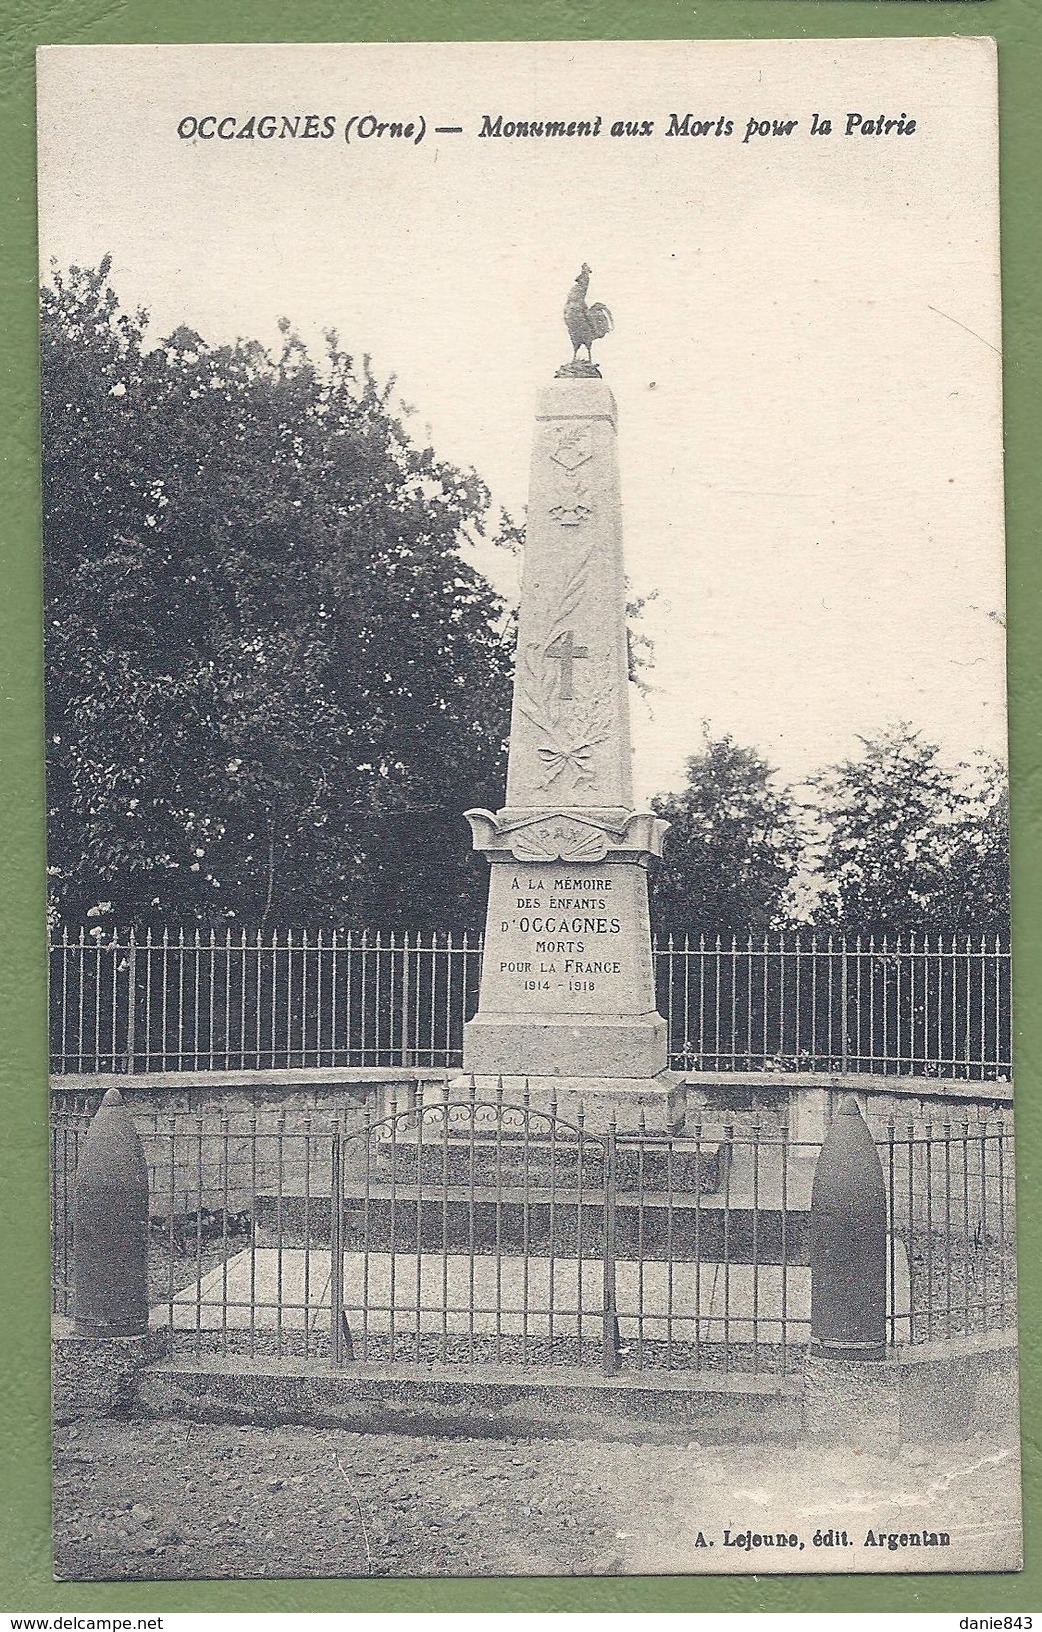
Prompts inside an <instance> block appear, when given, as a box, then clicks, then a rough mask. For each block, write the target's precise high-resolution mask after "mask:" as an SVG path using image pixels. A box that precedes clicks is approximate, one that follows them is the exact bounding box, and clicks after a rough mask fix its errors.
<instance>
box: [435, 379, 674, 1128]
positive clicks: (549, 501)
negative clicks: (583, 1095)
mask: <svg viewBox="0 0 1042 1632" xmlns="http://www.w3.org/2000/svg"><path fill="white" fill-rule="evenodd" d="M625 606H626V590H625V578H624V573H623V559H622V521H621V507H620V500H619V476H618V452H617V443H616V409H615V402H614V399H613V397H612V394H611V392H610V391H609V389H608V387H607V386H606V385H605V384H604V382H603V380H599V379H589V378H574V379H572V378H569V379H560V380H556V381H555V382H554V383H553V385H551V386H549V387H547V388H546V389H545V390H544V391H543V392H542V393H541V394H540V398H539V405H538V410H537V423H536V435H535V445H534V449H533V454H532V468H531V482H530V503H529V514H528V536H527V543H526V547H525V563H524V577H523V582H522V588H521V611H520V620H519V630H518V652H517V667H516V672H515V678H514V702H513V713H512V717H511V728H510V757H509V770H508V778H507V802H506V805H505V807H504V808H503V809H502V810H500V811H498V812H496V813H493V812H491V811H487V810H471V811H468V812H467V818H468V820H469V822H470V825H471V830H472V834H473V839H474V847H475V849H477V850H480V851H482V852H483V853H484V854H485V855H487V856H488V858H489V862H490V864H491V876H490V881H489V904H488V916H487V920H486V929H485V950H484V959H483V963H482V972H481V992H480V1000H479V1006H478V1012H477V1014H476V1016H475V1018H474V1019H473V1020H472V1021H471V1022H470V1023H469V1025H468V1026H467V1028H466V1031H465V1033H464V1045H463V1064H464V1071H465V1072H467V1073H471V1072H473V1073H474V1074H475V1075H479V1076H498V1075H503V1076H504V1077H507V1078H514V1077H516V1078H524V1077H528V1078H529V1079H530V1082H531V1083H534V1082H535V1081H536V1079H560V1080H562V1082H563V1080H564V1079H584V1080H585V1081H587V1082H588V1081H590V1080H591V1079H599V1080H601V1081H602V1082H603V1083H604V1084H607V1083H611V1084H612V1085H613V1086H612V1089H611V1092H612V1093H613V1094H615V1095H627V1094H629V1096H630V1097H631V1098H632V1097H633V1096H634V1095H649V1094H650V1095H651V1096H652V1097H653V1098H654V1096H655V1095H659V1096H661V1095H665V1094H668V1093H669V1092H670V1091H672V1090H673V1088H674V1083H673V1079H672V1078H669V1077H668V1074H667V1073H666V1064H667V1038H666V1025H665V1021H664V1020H663V1019H662V1017H661V1016H660V1015H659V1014H658V1013H657V1011H656V1007H655V989H654V974H653V970H652V963H651V931H650V924H649V919H648V883H647V864H648V859H649V857H650V856H653V855H658V854H660V853H661V846H662V839H663V836H664V834H665V831H666V827H667V824H666V823H665V822H662V821H660V820H659V819H658V818H657V817H656V816H654V815H653V814H652V813H651V812H650V811H634V809H633V793H632V776H631V767H630V752H631V750H630V729H629V695H628V687H629V673H628V655H627V640H626V619H625ZM659 1120H661V1118H659Z"/></svg>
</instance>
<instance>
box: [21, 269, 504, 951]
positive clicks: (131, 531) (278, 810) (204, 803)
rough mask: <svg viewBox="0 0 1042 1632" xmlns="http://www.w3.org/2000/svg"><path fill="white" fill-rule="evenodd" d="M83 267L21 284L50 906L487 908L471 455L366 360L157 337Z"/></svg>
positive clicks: (492, 653)
mask: <svg viewBox="0 0 1042 1632" xmlns="http://www.w3.org/2000/svg"><path fill="white" fill-rule="evenodd" d="M109 270H110V267H109V262H108V260H107V259H106V260H105V261H104V262H103V263H102V264H101V266H100V267H98V268H97V269H96V270H93V271H85V270H82V269H77V268H73V269H72V270H71V271H69V272H68V273H67V274H65V275H63V274H61V273H59V272H57V271H56V272H55V273H54V276H53V281H52V284H51V285H50V286H49V287H47V288H45V289H44V290H43V292H42V433H43V437H42V439H43V499H44V544H45V606H46V642H47V659H48V688H47V732H48V772H49V807H50V854H49V863H50V871H51V882H52V886H53V897H54V900H55V902H56V906H57V910H58V912H59V914H60V915H61V916H63V917H65V918H68V919H72V920H75V919H77V918H79V917H81V916H82V915H83V914H84V913H85V912H86V911H87V910H88V909H89V908H90V907H91V906H92V905H94V904H96V903H97V902H98V901H99V898H102V899H106V900H108V901H109V902H111V905H112V911H113V915H114V916H115V917H117V918H118V919H119V920H120V921H123V922H136V923H143V922H161V923H166V924H170V923H177V922H186V921H187V922H191V921H196V922H200V921H201V922H220V921H223V920H227V919H229V918H235V919H238V920H240V921H243V922H249V923H258V922H264V921H266V920H267V921H271V922H273V923H274V922H277V923H280V924H289V923H298V922H299V923H308V924H319V923H322V922H341V923H352V922H353V923H363V922H368V923H373V924H376V923H382V924H384V925H387V926H395V925H397V926H400V927H403V928H404V927H421V926H427V925H430V924H434V923H436V924H437V925H438V926H439V927H452V926H453V925H457V926H462V925H474V924H477V923H480V922H481V919H482V916H483V904H484V896H485V878H486V875H485V870H484V868H483V867H482V866H481V865H480V864H479V863H477V862H476V861H472V860H471V859H470V858H469V854H468V851H469V844H468V838H467V832H466V824H465V823H464V822H463V820H462V817H461V815H460V812H461V811H462V810H464V809H466V808H468V806H470V805H493V806H494V805H495V804H496V803H498V800H499V794H500V791H501V787H502V783H503V780H504V775H505V739H506V731H507V723H508V719H509V687H510V673H511V666H512V654H511V650H510V639H509V634H508V633H506V632H505V629H506V620H505V619H504V615H503V614H504V608H503V605H502V603H501V601H500V600H499V598H498V597H497V596H496V594H495V593H494V592H493V590H492V589H491V587H490V586H489V584H488V583H487V581H486V580H485V579H484V578H483V577H482V576H481V575H480V574H479V573H478V572H477V571H476V570H475V569H474V568H473V567H472V566H471V565H470V564H469V562H468V561H467V559H466V553H465V550H464V548H463V546H464V545H465V542H466V541H467V540H468V539H469V538H471V537H473V536H474V535H475V533H479V532H481V531H483V529H484V528H485V526H486V523H487V520H488V513H489V495H488V492H487V490H486V489H485V487H484V485H483V484H482V482H481V481H480V480H479V478H478V477H477V475H476V474H475V473H474V472H462V471H459V470H456V469H454V468H453V467H452V466H451V465H449V464H447V463H445V462H444V461H442V460H439V459H438V458H437V457H436V456H435V454H434V453H433V451H432V450H431V449H430V448H422V447H417V446H416V445H414V443H413V442H412V441H411V440H410V438H409V436H408V434H407V431H406V428H405V426H404V425H403V423H402V420H401V419H400V418H399V417H396V414H395V412H394V409H393V407H392V394H393V382H392V383H391V384H381V383H379V382H378V380H377V378H376V377H375V375H374V373H373V371H372V368H371V367H370V364H369V361H368V359H367V358H366V359H364V360H362V361H361V362H358V361H356V360H355V359H354V358H352V357H351V356H350V355H348V354H347V353H346V352H345V351H344V350H343V349H342V348H341V347H340V345H339V342H338V340H337V337H336V336H335V335H333V334H330V335H329V336H327V348H326V353H325V355H324V356H323V357H322V358H320V359H319V360H314V359H313V358H312V357H311V356H309V354H308V352H307V351H306V349H305V348H304V346H303V345H302V344H301V343H300V341H299V340H298V339H297V338H296V337H295V336H294V335H293V334H292V333H291V332H290V329H289V326H288V324H287V325H283V326H282V345H281V350H280V351H279V353H278V354H277V355H272V354H270V353H269V352H268V351H266V350H265V349H264V348H263V347H262V346H260V345H259V344H257V343H255V342H249V341H240V342H238V343H237V344H236V345H234V346H219V347H211V346H208V345H207V344H206V342H205V341H203V340H202V339H201V338H200V337H199V335H197V334H195V333H193V332H191V331H189V330H187V329H185V328H181V329H179V330H177V331H176V333H174V334H172V335H170V336H169V337H167V338H165V339H162V340H160V341H158V342H155V341H153V340H152V338H151V336H150V334H149V328H148V318H147V314H145V313H144V312H137V313H128V312H126V311H124V310H123V309H122V308H121V306H120V304H119V301H118V299H117V296H116V294H115V293H114V291H113V289H112V287H111V285H110V283H109Z"/></svg>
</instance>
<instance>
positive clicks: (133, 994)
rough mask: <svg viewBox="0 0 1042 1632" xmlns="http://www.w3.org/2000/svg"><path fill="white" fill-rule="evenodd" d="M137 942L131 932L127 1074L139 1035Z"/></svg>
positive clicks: (128, 983)
mask: <svg viewBox="0 0 1042 1632" xmlns="http://www.w3.org/2000/svg"><path fill="white" fill-rule="evenodd" d="M136 1009H137V942H136V941H135V939H134V931H133V930H131V931H130V939H129V942H128V945H127V1074H128V1076H129V1075H130V1074H131V1073H132V1072H133V1070H134V1051H135V1043H136V1033H137V1014H136Z"/></svg>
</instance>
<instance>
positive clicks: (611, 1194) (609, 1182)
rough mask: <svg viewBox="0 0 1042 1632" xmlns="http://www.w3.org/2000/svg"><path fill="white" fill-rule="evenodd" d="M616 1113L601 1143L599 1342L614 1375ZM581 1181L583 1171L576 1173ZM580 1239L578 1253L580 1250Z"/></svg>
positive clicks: (603, 1366)
mask: <svg viewBox="0 0 1042 1632" xmlns="http://www.w3.org/2000/svg"><path fill="white" fill-rule="evenodd" d="M615 1138H616V1125H615V1114H614V1112H613V1113H612V1119H611V1121H610V1122H609V1123H608V1132H607V1136H606V1139H605V1144H604V1300H603V1301H604V1331H603V1336H602V1342H601V1369H602V1370H603V1371H604V1372H605V1374H606V1375H607V1376H613V1375H614V1374H615V1372H617V1371H618V1369H619V1320H618V1311H617V1308H616V1302H615V1218H616V1196H615V1190H616V1173H615ZM579 1183H580V1185H581V1184H582V1173H581V1171H580V1174H579ZM581 1250H582V1248H581V1243H580V1253H581ZM579 1301H580V1303H581V1302H582V1258H581V1257H580V1259H579Z"/></svg>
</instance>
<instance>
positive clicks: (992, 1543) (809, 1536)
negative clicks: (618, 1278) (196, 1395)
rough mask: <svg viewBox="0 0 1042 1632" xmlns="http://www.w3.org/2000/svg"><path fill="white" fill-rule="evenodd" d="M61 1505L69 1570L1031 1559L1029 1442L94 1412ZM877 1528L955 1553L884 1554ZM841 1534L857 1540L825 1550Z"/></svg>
mask: <svg viewBox="0 0 1042 1632" xmlns="http://www.w3.org/2000/svg"><path fill="white" fill-rule="evenodd" d="M54 1501H55V1520H54V1540H55V1568H56V1574H57V1575H58V1576H59V1578H63V1579H67V1580H118V1579H161V1578H167V1579H171V1578H172V1579H184V1578H190V1577H203V1578H209V1579H212V1578H217V1577H255V1576H272V1577H280V1576H289V1577H292V1576H333V1577H336V1576H365V1575H377V1576H424V1575H432V1576H452V1575H567V1574H575V1575H607V1574H619V1575H622V1574H634V1575H639V1574H656V1573H663V1574H676V1573H684V1572H688V1571H692V1572H701V1573H714V1572H720V1571H725V1570H732V1569H739V1570H740V1569H747V1570H748V1569H756V1570H757V1571H759V1572H767V1571H771V1570H777V1569H779V1568H783V1569H791V1570H798V1571H808V1572H809V1571H818V1570H840V1571H849V1570H859V1569H860V1570H863V1569H876V1570H880V1569H883V1570H886V1569H897V1570H908V1569H915V1570H922V1569H941V1570H946V1571H950V1570H966V1569H981V1568H992V1569H1003V1568H1005V1569H1009V1568H1015V1567H1017V1563H1018V1556H1019V1550H1020V1546H1019V1501H1020V1482H1019V1466H1018V1461H1017V1455H1016V1452H1015V1450H1014V1449H1013V1448H1011V1447H1009V1446H1002V1445H998V1444H992V1443H988V1442H984V1441H982V1440H980V1439H974V1440H970V1441H967V1442H965V1443H962V1444H957V1445H946V1446H944V1447H940V1448H938V1447H930V1448H928V1449H927V1448H922V1447H914V1446H913V1447H907V1448H906V1449H905V1451H904V1452H903V1453H902V1455H901V1456H900V1457H897V1458H894V1459H892V1460H889V1459H885V1458H882V1457H875V1456H868V1455H862V1456H858V1455H855V1454H853V1453H852V1452H850V1451H848V1450H824V1449H815V1448H811V1447H805V1446H804V1447H797V1448H792V1449H790V1448H784V1447H778V1446H762V1445H759V1446H738V1445H712V1446H705V1447H703V1446H701V1445H698V1444H695V1443H691V1444H689V1445H687V1446H686V1447H685V1446H679V1445H678V1446H673V1445H667V1446H663V1445H642V1444H628V1443H624V1444H617V1443H601V1442H595V1441H587V1440H582V1441H575V1440H568V1441H564V1440H549V1441H548V1440H535V1441H533V1440H509V1441H503V1440H499V1441H494V1440H477V1439H448V1438H432V1439H425V1440H419V1439H413V1438H405V1437H403V1436H400V1435H381V1434H357V1433H347V1432H343V1431H341V1430H336V1429H318V1428H307V1427H281V1428H272V1429H264V1428H257V1427H243V1428H239V1427H234V1426H227V1425H221V1426H212V1425H200V1424H189V1423H186V1422H181V1421H162V1422H159V1421H157V1422H152V1421H140V1422H139V1421H130V1422H112V1421H105V1422H81V1423H79V1424H75V1425H73V1426H71V1427H64V1428H60V1429H58V1430H57V1434H56V1442H55V1468H54ZM870 1528H874V1529H875V1530H876V1531H879V1530H883V1531H885V1532H887V1533H888V1534H907V1533H909V1532H921V1531H924V1530H929V1531H935V1532H936V1531H942V1530H943V1531H947V1532H948V1533H949V1534H950V1536H951V1545H950V1547H947V1548H941V1547H933V1548H931V1547H925V1548H923V1547H917V1548H914V1549H912V1550H908V1549H903V1548H902V1549H899V1550H897V1551H890V1550H889V1549H888V1548H887V1547H886V1546H885V1545H884V1546H883V1547H875V1548H866V1547H865V1545H864V1539H865V1535H866V1532H867V1531H868V1530H869V1529H870ZM725 1529H729V1530H730V1531H731V1534H732V1537H734V1536H737V1535H740V1534H742V1533H744V1532H745V1531H746V1530H752V1531H753V1532H756V1533H764V1532H768V1531H773V1530H775V1529H782V1530H784V1531H785V1532H787V1533H795V1534H797V1535H798V1537H799V1539H800V1540H802V1542H803V1548H802V1550H801V1549H800V1548H799V1547H798V1546H794V1547H792V1548H786V1549H782V1550H780V1551H779V1550H778V1549H777V1548H774V1549H760V1550H757V1551H755V1552H753V1551H750V1550H747V1549H745V1548H743V1547H741V1546H733V1545H732V1546H730V1547H728V1546H726V1545H725ZM830 1529H831V1530H833V1531H836V1530H840V1531H844V1530H845V1531H846V1533H847V1537H848V1542H849V1544H848V1545H847V1546H846V1547H842V1546H840V1547H837V1546H831V1547H829V1546H815V1545H814V1539H813V1538H814V1536H815V1533H818V1534H823V1533H824V1532H825V1531H827V1530H830ZM700 1537H701V1539H702V1542H703V1543H704V1545H701V1544H700V1541H699V1538H700ZM710 1543H711V1544H712V1545H710Z"/></svg>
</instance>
